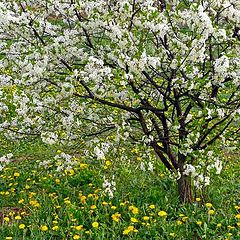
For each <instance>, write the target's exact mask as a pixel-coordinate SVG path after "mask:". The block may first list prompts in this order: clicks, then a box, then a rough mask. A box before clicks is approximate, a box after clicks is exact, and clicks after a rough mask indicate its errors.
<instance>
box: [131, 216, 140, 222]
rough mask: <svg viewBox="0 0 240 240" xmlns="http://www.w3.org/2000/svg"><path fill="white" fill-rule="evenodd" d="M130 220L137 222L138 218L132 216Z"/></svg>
mask: <svg viewBox="0 0 240 240" xmlns="http://www.w3.org/2000/svg"><path fill="white" fill-rule="evenodd" d="M130 220H131V222H132V223H137V222H138V220H137V219H136V218H134V217H131V219H130Z"/></svg>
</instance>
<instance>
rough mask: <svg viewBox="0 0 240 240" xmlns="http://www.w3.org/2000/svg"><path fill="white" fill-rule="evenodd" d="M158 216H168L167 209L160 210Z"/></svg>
mask: <svg viewBox="0 0 240 240" xmlns="http://www.w3.org/2000/svg"><path fill="white" fill-rule="evenodd" d="M158 216H160V217H166V216H167V213H166V212H165V211H160V212H158Z"/></svg>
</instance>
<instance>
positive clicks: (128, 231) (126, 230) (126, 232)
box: [123, 229, 131, 235]
mask: <svg viewBox="0 0 240 240" xmlns="http://www.w3.org/2000/svg"><path fill="white" fill-rule="evenodd" d="M130 232H131V231H130V230H129V229H125V230H124V231H123V235H128V234H129V233H130Z"/></svg>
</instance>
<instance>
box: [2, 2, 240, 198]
mask: <svg viewBox="0 0 240 240" xmlns="http://www.w3.org/2000/svg"><path fill="white" fill-rule="evenodd" d="M0 38H1V41H0V49H1V52H0V69H1V70H0V71H1V83H0V96H1V99H0V112H1V118H0V129H1V130H2V131H4V132H5V134H6V135H7V136H8V137H12V138H13V139H15V138H18V137H21V136H24V135H36V136H38V135H39V136H41V137H42V139H43V141H44V142H46V143H49V144H52V143H55V142H56V141H60V142H61V141H63V140H64V141H80V140H81V139H82V140H84V141H85V143H86V146H87V148H86V153H88V154H90V155H91V154H92V155H94V156H96V157H97V158H98V159H103V158H104V157H105V155H107V154H110V152H111V154H115V155H116V154H119V152H118V151H117V146H118V145H119V144H120V143H121V142H124V143H125V144H126V145H127V144H128V143H129V144H130V143H134V144H135V146H137V147H139V149H140V148H143V149H152V151H153V152H155V154H156V156H157V157H158V158H159V160H160V161H162V163H163V164H164V165H165V166H166V168H167V169H168V170H169V171H170V172H173V173H176V174H177V175H178V178H177V181H178V188H179V196H180V198H181V200H182V201H184V202H189V201H191V200H192V186H191V184H192V183H194V184H195V186H196V187H197V188H200V187H201V186H203V185H208V184H209V181H210V180H209V175H210V172H211V171H212V169H216V171H217V173H220V171H221V167H222V166H221V159H220V156H217V155H216V153H217V152H218V150H219V149H221V147H222V146H223V145H226V144H228V141H229V140H230V139H231V140H233V141H235V140H237V139H236V137H237V134H239V129H237V124H236V121H237V120H238V119H239V104H240V100H239V99H240V98H239V97H240V95H239V86H240V84H239V80H240V71H239V70H240V61H239V56H240V3H239V1H238V0H214V1H200V0H191V1H190V0H170V1H164V0H161V1H160V0H159V1H156V0H155V1H154V0H122V1H114V0H112V1H109V0H99V1H91V0H85V1H79V0H65V1H62V0H46V1H42V0H41V1H40V0H34V1H32V0H25V1H20V0H14V1H12V0H9V1H5V2H3V1H2V2H1V3H0ZM234 134H235V135H234ZM235 136H236V137H235ZM91 139H93V140H91ZM215 142H217V146H216V147H214V148H212V147H211V145H212V144H214V143H215ZM128 146H129V147H130V145H128ZM146 151H147V150H146ZM140 152H141V151H140ZM139 154H140V153H139ZM123 159H124V158H123Z"/></svg>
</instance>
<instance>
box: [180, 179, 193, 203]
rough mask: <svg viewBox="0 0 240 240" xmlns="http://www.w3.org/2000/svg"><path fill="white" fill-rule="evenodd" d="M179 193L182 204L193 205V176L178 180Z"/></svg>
mask: <svg viewBox="0 0 240 240" xmlns="http://www.w3.org/2000/svg"><path fill="white" fill-rule="evenodd" d="M178 193H179V197H180V200H181V202H182V203H191V202H192V201H193V196H192V184H191V176H185V175H182V176H181V178H180V179H179V180H178Z"/></svg>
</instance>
